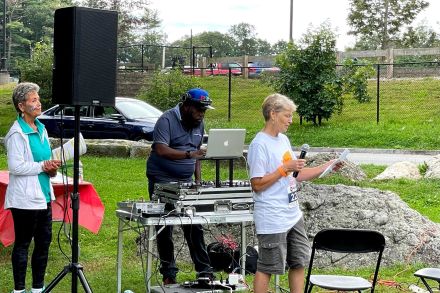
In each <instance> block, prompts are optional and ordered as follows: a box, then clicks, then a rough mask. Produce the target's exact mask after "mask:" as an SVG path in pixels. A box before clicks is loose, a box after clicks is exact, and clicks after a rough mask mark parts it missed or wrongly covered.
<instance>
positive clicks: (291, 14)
mask: <svg viewBox="0 0 440 293" xmlns="http://www.w3.org/2000/svg"><path fill="white" fill-rule="evenodd" d="M289 42H290V43H293V0H290V22H289Z"/></svg>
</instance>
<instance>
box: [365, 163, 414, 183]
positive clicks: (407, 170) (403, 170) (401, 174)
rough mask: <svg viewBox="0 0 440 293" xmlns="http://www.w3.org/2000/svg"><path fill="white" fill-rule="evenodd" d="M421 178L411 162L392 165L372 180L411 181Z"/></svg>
mask: <svg viewBox="0 0 440 293" xmlns="http://www.w3.org/2000/svg"><path fill="white" fill-rule="evenodd" d="M421 178H422V176H421V175H420V172H419V167H418V166H417V164H415V163H413V162H408V161H403V162H397V163H394V164H392V165H391V166H389V167H387V168H386V169H385V170H384V171H383V172H382V173H380V174H379V175H377V176H376V177H374V178H373V180H389V179H411V180H418V179H421Z"/></svg>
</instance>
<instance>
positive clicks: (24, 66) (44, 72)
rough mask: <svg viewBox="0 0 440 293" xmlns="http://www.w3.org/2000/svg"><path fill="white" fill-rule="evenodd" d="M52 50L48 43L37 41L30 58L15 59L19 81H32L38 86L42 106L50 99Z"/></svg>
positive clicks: (45, 106)
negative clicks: (19, 75) (19, 76)
mask: <svg viewBox="0 0 440 293" xmlns="http://www.w3.org/2000/svg"><path fill="white" fill-rule="evenodd" d="M52 63H53V52H52V47H51V46H50V45H49V44H45V43H37V44H36V45H35V48H34V51H33V53H32V56H31V58H30V59H21V60H19V61H17V67H18V68H19V70H20V74H21V81H28V82H34V83H36V84H38V85H39V86H40V92H39V95H40V99H41V103H42V104H43V107H44V108H47V107H48V106H49V105H50V104H51V101H52Z"/></svg>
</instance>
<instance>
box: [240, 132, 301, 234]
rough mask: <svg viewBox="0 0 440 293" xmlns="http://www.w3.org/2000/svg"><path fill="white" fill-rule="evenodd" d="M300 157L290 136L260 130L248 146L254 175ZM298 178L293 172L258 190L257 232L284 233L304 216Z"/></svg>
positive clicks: (270, 170)
mask: <svg viewBox="0 0 440 293" xmlns="http://www.w3.org/2000/svg"><path fill="white" fill-rule="evenodd" d="M289 159H296V157H295V154H294V153H293V152H292V148H291V146H290V142H289V139H288V138H287V136H286V135H284V134H282V133H280V134H278V136H277V137H273V136H270V135H268V134H266V133H264V132H259V133H258V134H257V135H256V136H255V138H254V139H253V140H252V142H251V144H250V146H249V150H248V163H249V169H250V178H251V179H252V178H255V177H263V176H264V175H266V174H269V173H272V172H274V171H276V170H277V168H278V167H279V166H280V165H281V164H282V163H283V161H285V160H289ZM297 190H298V188H297V182H296V179H295V178H294V177H293V176H292V174H291V173H290V174H288V176H286V177H282V178H281V179H279V180H278V181H277V182H275V183H274V184H273V185H272V186H270V187H269V188H267V189H265V190H264V191H261V192H256V193H254V202H255V206H254V221H255V227H256V230H257V234H273V233H282V232H286V231H287V230H289V229H290V228H291V227H293V226H294V225H295V224H296V223H297V222H298V221H299V219H300V218H301V217H302V212H301V210H300V208H299V204H298V193H297Z"/></svg>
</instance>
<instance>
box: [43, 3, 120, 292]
mask: <svg viewBox="0 0 440 293" xmlns="http://www.w3.org/2000/svg"><path fill="white" fill-rule="evenodd" d="M117 27H118V14H117V12H116V11H109V10H99V9H91V8H84V7H67V8H61V9H58V10H56V11H55V19H54V68H53V84H52V102H53V103H56V104H62V105H73V106H75V114H74V117H75V128H74V138H75V141H74V156H73V192H72V193H71V202H72V259H71V262H70V263H69V264H67V265H66V266H65V267H64V269H63V270H62V271H61V272H60V273H59V274H58V275H57V276H56V277H55V279H54V280H52V281H51V282H50V283H49V285H47V287H46V289H45V291H44V292H50V291H51V290H52V289H53V288H54V287H55V286H56V285H57V284H58V283H59V282H60V281H61V280H62V279H63V278H64V277H65V276H66V275H67V274H68V273H72V284H71V292H72V293H76V292H78V278H79V280H80V282H81V285H82V286H83V288H84V291H85V292H92V290H91V288H90V285H89V284H88V282H87V280H86V277H85V275H84V271H83V267H82V266H81V265H80V264H79V257H78V251H79V249H78V210H79V208H80V206H79V197H80V194H79V192H78V186H79V133H80V107H81V106H83V105H107V106H108V105H110V106H111V105H114V103H115V94H116V58H117Z"/></svg>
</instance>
